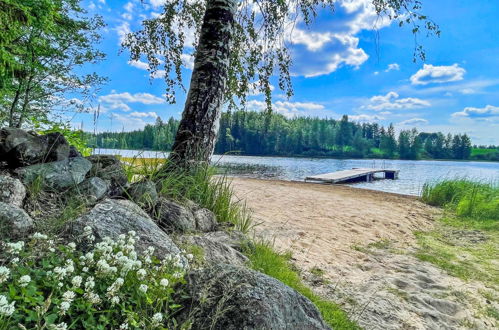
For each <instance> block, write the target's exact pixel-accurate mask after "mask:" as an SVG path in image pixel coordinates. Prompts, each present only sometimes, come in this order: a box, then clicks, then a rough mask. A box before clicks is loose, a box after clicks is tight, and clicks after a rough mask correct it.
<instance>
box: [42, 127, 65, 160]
mask: <svg viewBox="0 0 499 330" xmlns="http://www.w3.org/2000/svg"><path fill="white" fill-rule="evenodd" d="M40 139H42V141H45V142H46V144H47V152H46V154H45V157H44V162H56V161H59V160H64V159H66V158H68V157H69V151H70V146H69V143H68V141H67V140H66V138H65V137H64V135H62V134H61V133H58V132H54V133H48V134H46V135H43V136H41V137H40Z"/></svg>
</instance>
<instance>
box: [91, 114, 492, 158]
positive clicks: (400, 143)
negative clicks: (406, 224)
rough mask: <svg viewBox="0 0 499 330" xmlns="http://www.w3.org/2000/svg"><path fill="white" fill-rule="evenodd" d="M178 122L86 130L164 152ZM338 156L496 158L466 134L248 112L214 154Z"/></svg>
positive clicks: (225, 126)
mask: <svg viewBox="0 0 499 330" xmlns="http://www.w3.org/2000/svg"><path fill="white" fill-rule="evenodd" d="M177 128H178V120H176V119H174V118H170V119H169V120H168V121H167V122H164V121H163V120H161V119H160V118H158V119H157V120H156V123H155V124H154V125H147V126H146V127H145V128H144V129H143V130H138V131H132V132H104V133H98V134H96V135H93V134H89V133H86V134H87V135H88V136H87V140H88V141H89V144H90V146H91V147H98V148H116V149H146V150H158V151H169V150H170V149H171V147H172V144H173V140H174V137H175V132H176V131H177ZM231 152H232V153H239V154H242V155H268V156H271V155H272V156H313V157H338V158H347V157H348V158H400V159H475V160H495V161H497V160H499V149H498V148H497V147H495V146H481V147H477V146H474V147H473V146H472V144H471V140H470V138H469V137H468V136H467V135H466V134H456V135H452V134H447V135H444V134H442V133H422V132H421V133H420V132H418V131H417V130H416V129H412V130H402V131H400V132H399V134H398V136H397V134H396V133H395V129H394V127H393V125H390V126H388V127H386V128H385V127H383V126H381V125H379V124H376V123H362V124H359V123H355V122H352V121H349V119H348V116H343V117H342V119H341V120H334V119H319V118H306V117H298V118H292V119H288V118H286V117H284V116H282V115H280V114H277V113H273V114H270V115H267V114H264V113H259V112H253V111H236V112H231V113H229V112H225V113H223V115H222V118H221V120H220V133H219V136H218V141H217V144H216V146H215V153H218V154H225V153H231Z"/></svg>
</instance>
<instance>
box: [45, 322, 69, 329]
mask: <svg viewBox="0 0 499 330" xmlns="http://www.w3.org/2000/svg"><path fill="white" fill-rule="evenodd" d="M67 328H68V325H67V324H66V322H62V323H59V324H50V325H49V326H48V329H49V330H67Z"/></svg>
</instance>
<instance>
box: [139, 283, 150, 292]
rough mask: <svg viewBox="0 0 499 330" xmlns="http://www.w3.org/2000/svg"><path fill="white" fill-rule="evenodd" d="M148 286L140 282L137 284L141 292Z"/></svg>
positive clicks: (145, 290)
mask: <svg viewBox="0 0 499 330" xmlns="http://www.w3.org/2000/svg"><path fill="white" fill-rule="evenodd" d="M148 288H149V287H148V286H147V285H145V284H141V285H140V286H139V290H140V291H142V292H143V293H146V292H147V289H148Z"/></svg>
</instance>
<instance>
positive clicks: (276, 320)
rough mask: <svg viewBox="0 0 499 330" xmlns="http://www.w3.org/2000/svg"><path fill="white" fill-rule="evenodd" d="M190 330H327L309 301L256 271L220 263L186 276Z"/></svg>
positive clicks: (186, 317)
mask: <svg viewBox="0 0 499 330" xmlns="http://www.w3.org/2000/svg"><path fill="white" fill-rule="evenodd" d="M186 288H187V292H188V293H189V295H190V298H189V299H188V300H187V301H186V303H190V304H191V305H190V308H187V309H186V310H184V312H183V314H182V315H181V318H185V319H190V320H192V322H193V323H192V329H224V330H241V329H276V330H277V329H289V330H292V329H296V330H303V329H309V330H314V329H330V328H329V327H328V326H327V325H326V324H325V322H324V321H323V320H322V318H321V315H320V313H319V311H318V310H317V308H316V307H315V306H314V305H313V304H312V302H311V301H310V300H308V299H307V298H305V297H304V296H302V295H301V294H299V293H298V292H296V291H295V290H293V289H291V288H290V287H288V286H286V285H284V284H283V283H281V282H279V281H278V280H276V279H274V278H271V277H269V276H267V275H264V274H261V273H259V272H256V271H253V270H250V269H247V268H243V267H237V266H232V265H226V264H220V265H217V266H213V267H210V268H205V269H201V270H195V271H192V272H190V273H189V274H188V275H187V285H186Z"/></svg>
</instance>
